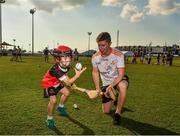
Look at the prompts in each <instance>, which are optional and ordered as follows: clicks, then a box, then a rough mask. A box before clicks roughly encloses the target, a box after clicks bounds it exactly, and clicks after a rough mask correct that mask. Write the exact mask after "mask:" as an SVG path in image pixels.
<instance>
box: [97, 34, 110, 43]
mask: <svg viewBox="0 0 180 136" xmlns="http://www.w3.org/2000/svg"><path fill="white" fill-rule="evenodd" d="M99 41H106V42H108V43H110V42H111V36H110V34H109V33H108V32H102V33H100V34H99V35H98V36H97V38H96V42H99Z"/></svg>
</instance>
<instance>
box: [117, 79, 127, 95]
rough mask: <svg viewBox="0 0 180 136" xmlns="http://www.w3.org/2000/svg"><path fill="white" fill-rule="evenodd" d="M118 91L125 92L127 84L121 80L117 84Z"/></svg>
mask: <svg viewBox="0 0 180 136" xmlns="http://www.w3.org/2000/svg"><path fill="white" fill-rule="evenodd" d="M118 88H119V91H120V92H121V91H127V88H128V82H127V81H125V80H123V81H121V82H120V83H119V84H118Z"/></svg>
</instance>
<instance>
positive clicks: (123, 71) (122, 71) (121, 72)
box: [106, 68, 125, 93]
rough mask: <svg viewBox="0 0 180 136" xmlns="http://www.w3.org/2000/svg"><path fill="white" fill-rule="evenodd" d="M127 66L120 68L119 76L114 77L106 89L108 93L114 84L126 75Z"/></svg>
mask: <svg viewBox="0 0 180 136" xmlns="http://www.w3.org/2000/svg"><path fill="white" fill-rule="evenodd" d="M124 73H125V68H118V77H116V78H115V79H114V81H113V82H112V83H111V84H110V85H109V86H108V88H107V89H106V93H107V92H109V91H110V90H111V88H113V87H114V86H116V85H117V84H118V83H119V82H120V81H121V80H122V79H123V77H124Z"/></svg>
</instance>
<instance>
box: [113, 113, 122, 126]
mask: <svg viewBox="0 0 180 136" xmlns="http://www.w3.org/2000/svg"><path fill="white" fill-rule="evenodd" d="M120 123H121V115H120V114H118V113H115V114H114V120H113V124H114V125H120Z"/></svg>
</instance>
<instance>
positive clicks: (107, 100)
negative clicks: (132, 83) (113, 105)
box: [101, 75, 129, 103]
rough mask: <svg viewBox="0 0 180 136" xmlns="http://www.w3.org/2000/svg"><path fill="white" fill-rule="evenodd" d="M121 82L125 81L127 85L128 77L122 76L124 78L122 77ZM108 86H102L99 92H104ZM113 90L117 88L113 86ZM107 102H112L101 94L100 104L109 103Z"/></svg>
mask: <svg viewBox="0 0 180 136" xmlns="http://www.w3.org/2000/svg"><path fill="white" fill-rule="evenodd" d="M123 80H125V81H127V82H128V84H129V77H128V76H127V75H124V77H123V79H122V80H121V81H123ZM108 86H109V85H108ZM108 86H102V87H101V91H102V92H106V88H107V87H108ZM114 89H117V86H114ZM109 101H112V99H111V98H108V97H106V96H105V95H104V94H103V95H102V103H107V102H109Z"/></svg>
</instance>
